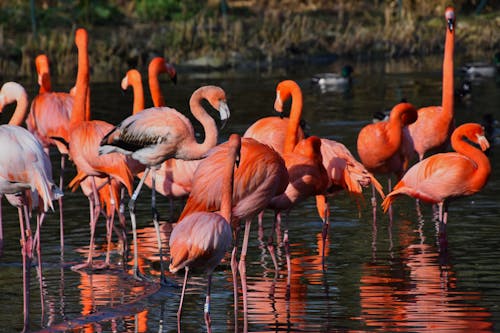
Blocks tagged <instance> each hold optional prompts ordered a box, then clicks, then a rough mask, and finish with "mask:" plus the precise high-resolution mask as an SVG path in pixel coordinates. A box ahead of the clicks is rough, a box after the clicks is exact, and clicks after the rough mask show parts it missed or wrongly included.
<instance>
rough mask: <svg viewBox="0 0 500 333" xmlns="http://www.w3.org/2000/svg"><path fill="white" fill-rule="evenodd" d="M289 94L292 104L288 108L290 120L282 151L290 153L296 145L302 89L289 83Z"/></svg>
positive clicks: (300, 114) (300, 115) (300, 113)
mask: <svg viewBox="0 0 500 333" xmlns="http://www.w3.org/2000/svg"><path fill="white" fill-rule="evenodd" d="M288 87H289V89H290V90H289V91H290V96H291V97H292V106H291V109H290V121H289V122H288V127H287V130H286V137H285V145H284V150H283V152H284V153H290V152H292V151H293V148H294V147H295V146H296V145H297V132H298V130H299V126H300V118H301V117H302V104H303V101H302V91H301V90H300V87H299V86H298V85H297V84H293V85H289V86H288Z"/></svg>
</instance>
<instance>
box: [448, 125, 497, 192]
mask: <svg viewBox="0 0 500 333" xmlns="http://www.w3.org/2000/svg"><path fill="white" fill-rule="evenodd" d="M451 146H452V147H453V149H454V150H455V151H456V152H457V153H459V154H462V155H465V156H467V157H468V158H470V159H471V160H472V161H474V163H476V165H477V169H476V171H475V172H474V174H473V176H472V177H471V178H469V179H468V183H469V184H470V185H471V187H472V188H475V189H477V190H479V189H481V188H482V187H483V186H484V184H485V183H486V181H487V179H488V177H489V175H490V173H491V164H490V161H489V159H488V157H487V156H486V155H485V154H484V153H483V152H482V151H481V150H479V149H478V148H476V147H474V146H472V145H471V144H469V143H468V142H466V141H464V140H463V138H462V137H461V136H460V135H457V136H453V137H452V139H451Z"/></svg>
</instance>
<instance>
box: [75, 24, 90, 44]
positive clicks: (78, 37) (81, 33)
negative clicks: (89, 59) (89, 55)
mask: <svg viewBox="0 0 500 333" xmlns="http://www.w3.org/2000/svg"><path fill="white" fill-rule="evenodd" d="M88 43H89V36H88V33H87V30H85V29H84V28H78V29H77V30H76V32H75V44H76V46H77V47H78V48H80V47H86V46H87V45H88Z"/></svg>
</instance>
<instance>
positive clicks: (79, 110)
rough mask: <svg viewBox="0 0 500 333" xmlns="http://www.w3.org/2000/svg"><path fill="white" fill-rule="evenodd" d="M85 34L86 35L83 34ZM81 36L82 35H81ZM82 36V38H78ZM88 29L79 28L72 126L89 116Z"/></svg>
mask: <svg viewBox="0 0 500 333" xmlns="http://www.w3.org/2000/svg"><path fill="white" fill-rule="evenodd" d="M82 34H84V35H85V36H82ZM80 36H81V37H80ZM79 37H80V39H81V40H78V39H79ZM86 37H87V36H86V31H82V30H81V29H79V30H77V35H76V46H77V48H78V72H77V75H76V85H75V88H76V93H75V99H74V103H73V111H72V112H71V120H70V127H73V126H76V125H78V124H80V123H81V122H83V121H85V120H86V119H87V118H90V117H89V110H88V109H87V105H88V103H87V102H88V100H89V99H90V93H89V91H88V86H89V56H88V41H87V38H86Z"/></svg>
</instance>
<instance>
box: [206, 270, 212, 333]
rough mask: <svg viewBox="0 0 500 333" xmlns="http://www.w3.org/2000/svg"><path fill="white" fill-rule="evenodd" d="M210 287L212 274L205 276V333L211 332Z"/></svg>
mask: <svg viewBox="0 0 500 333" xmlns="http://www.w3.org/2000/svg"><path fill="white" fill-rule="evenodd" d="M211 286H212V274H211V273H210V274H208V276H207V298H206V299H205V308H204V317H205V325H206V326H207V333H211V332H212V325H211V323H212V320H211V319H210V288H211Z"/></svg>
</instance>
